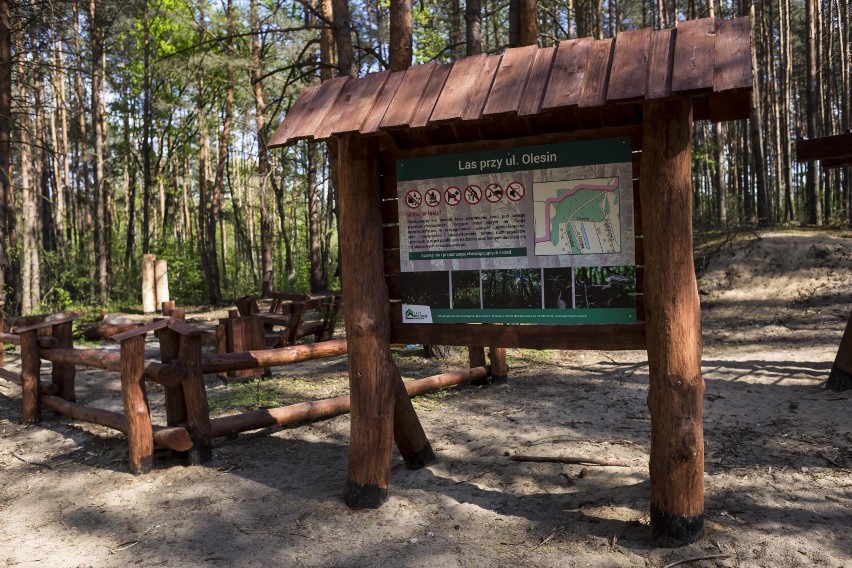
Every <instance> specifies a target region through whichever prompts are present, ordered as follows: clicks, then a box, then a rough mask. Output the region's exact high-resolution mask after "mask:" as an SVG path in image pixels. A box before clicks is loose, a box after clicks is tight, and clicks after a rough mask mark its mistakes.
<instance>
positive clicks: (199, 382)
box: [178, 334, 213, 464]
mask: <svg viewBox="0 0 852 568" xmlns="http://www.w3.org/2000/svg"><path fill="white" fill-rule="evenodd" d="M178 359H179V360H180V364H181V366H183V367H184V368H185V369H186V370H187V371H188V372H189V373H188V376H187V378H186V379H185V380H184V382H183V396H184V401H185V403H186V414H187V419H186V421H187V425H188V426H189V435H190V436H191V437H192V449H190V450H189V461H190V463H192V464H200V463H204V462H206V461H208V460H209V459H210V458H211V457H212V456H213V441H212V433H211V432H212V428H211V425H210V407H209V406H208V405H207V391H206V390H205V388H204V375H203V373H202V371H201V337H200V336H199V335H197V334H186V335H182V337H181V342H180V353H179V356H178Z"/></svg>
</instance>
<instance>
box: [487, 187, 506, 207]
mask: <svg viewBox="0 0 852 568" xmlns="http://www.w3.org/2000/svg"><path fill="white" fill-rule="evenodd" d="M485 199H487V200H488V201H490V202H491V203H497V202H498V201H500V200H501V199H503V186H502V185H500V184H499V183H491V184H488V187H486V188H485Z"/></svg>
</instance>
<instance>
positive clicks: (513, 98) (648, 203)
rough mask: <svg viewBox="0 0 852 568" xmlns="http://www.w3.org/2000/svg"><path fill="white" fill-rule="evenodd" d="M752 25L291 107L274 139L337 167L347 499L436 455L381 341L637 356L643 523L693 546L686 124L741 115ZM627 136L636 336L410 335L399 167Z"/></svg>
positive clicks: (529, 332) (521, 55)
mask: <svg viewBox="0 0 852 568" xmlns="http://www.w3.org/2000/svg"><path fill="white" fill-rule="evenodd" d="M751 85H752V69H751V43H750V26H749V22H748V19H746V18H740V19H734V20H728V21H717V20H714V19H710V18H706V19H701V20H694V21H688V22H681V23H680V24H679V25H678V27H677V28H676V29H668V30H659V31H652V30H649V29H643V30H637V31H630V32H623V33H620V34H619V35H618V37H617V39H605V40H593V39H591V38H582V39H577V40H570V41H563V42H561V43H560V44H559V45H558V46H557V47H547V48H538V47H536V46H528V47H519V48H514V49H509V50H507V51H506V52H505V53H504V54H502V55H479V56H474V57H469V58H465V59H460V60H458V61H456V62H454V63H452V64H441V65H439V64H433V63H432V64H425V65H418V66H414V67H411V68H410V69H408V70H406V71H400V72H394V73H391V72H388V71H384V72H379V73H373V74H370V75H367V76H365V77H363V78H360V79H350V78H335V79H331V80H329V81H326V82H325V83H323V84H321V85H319V86H312V87H309V88H307V89H306V90H305V92H304V93H303V94H302V95H301V96H300V97H299V99H298V100H297V101H296V103H295V104H294V105H293V107H292V108H291V109H290V112H289V113H288V114H287V116H286V118H285V120H284V122H283V123H282V124H281V126H280V127H279V128H278V130H277V131H276V133H275V135H274V136H273V137H272V140H271V141H270V144H269V145H270V146H271V147H274V146H284V145H288V144H292V143H294V142H296V141H298V140H303V139H309V140H327V141H329V142H330V143H331V144H332V150H333V154H336V156H337V163H338V168H339V184H338V185H339V187H338V190H339V215H340V253H341V254H340V256H341V259H342V263H343V266H342V268H343V271H342V278H343V290H344V294H345V301H344V305H345V306H346V314H345V326H346V336H347V340H348V342H349V379H350V387H351V397H352V399H351V400H352V405H351V440H350V448H349V466H348V475H347V485H346V490H345V501H346V503H347V504H348V505H349V506H350V507H353V508H364V507H378V506H380V505H381V503H383V502H384V501H385V499H386V498H387V491H388V487H389V484H390V471H391V456H392V446H393V443H394V440H395V441H396V444H397V446H398V447H399V449H400V452H401V454H402V455H403V457H404V458H405V459H406V461H407V462H408V464H409V465H410V466H417V465H423V464H426V463H428V462H429V461H431V460H432V459H434V454H433V452H432V450H431V447H430V446H429V443H428V440H427V439H426V436H425V434H424V432H423V430H422V428H421V427H420V424H419V421H418V419H417V416H416V414H415V413H414V410H413V407H412V405H411V402H410V400H409V399H408V397H407V395H406V394H405V390H404V388H403V385H402V381H401V379H400V376H399V371H398V370H397V368H396V365H395V364H394V362H393V359H392V358H391V352H390V344H391V343H432V344H451V345H467V346H483V345H486V346H488V345H499V346H502V347H527V348H548V349H602V350H608V349H647V351H648V360H649V365H650V390H649V396H648V405H649V407H650V413H651V430H652V433H651V458H650V477H651V526H652V531H653V535H654V539H655V542H657V543H658V544H659V545H661V546H679V545H682V544H686V543H689V542H693V541H695V540H696V539H698V538H700V537H701V535H702V534H703V526H704V523H703V512H704V474H703V472H704V439H703V426H702V395H703V392H704V382H703V379H702V376H701V330H700V313H699V302H698V292H697V285H696V280H695V273H694V268H693V260H692V217H691V213H692V182H691V163H690V161H691V151H690V146H691V141H692V123H693V121H694V120H708V119H709V120H714V121H722V120H734V119H742V118H747V117H748V115H749V96H750V91H751ZM612 137H627V138H628V139H629V141H630V147H631V148H632V151H631V154H630V155H631V156H632V160H631V158H628V160H631V161H632V170H633V172H632V173H633V191H634V197H633V206H634V207H633V209H634V210H633V220H634V234H635V264H636V266H637V268H636V274H637V277H638V278H637V280H638V282H637V289H636V292H637V309H636V314H637V317H636V321H635V322H634V323H617V324H612V323H597V324H593V325H556V324H547V325H542V324H528V325H527V324H520V325H519V324H512V325H504V324H487V325H482V324H478V323H448V324H443V323H431V324H430V323H403V321H402V310H401V309H400V308H401V279H402V278H401V272H402V270H401V268H400V265H401V260H400V247H401V243H400V213H399V207H400V205H399V202H398V195H397V181H398V177H399V176H398V171H397V164H398V160H406V159H412V158H415V159H419V158H424V157H430V156H445V155H453V154H459V155H461V154H462V153H466V152H467V153H475V152H493V151H496V150H505V149H512V148H518V147H530V146H537V145H548V144H557V143H573V142H576V141H592V140H599V139H609V138H612Z"/></svg>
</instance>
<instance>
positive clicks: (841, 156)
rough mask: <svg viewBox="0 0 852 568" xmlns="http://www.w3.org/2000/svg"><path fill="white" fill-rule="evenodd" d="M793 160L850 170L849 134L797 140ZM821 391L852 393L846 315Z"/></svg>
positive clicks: (851, 330)
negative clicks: (834, 354) (831, 363)
mask: <svg viewBox="0 0 852 568" xmlns="http://www.w3.org/2000/svg"><path fill="white" fill-rule="evenodd" d="M796 159H797V160H799V161H800V162H812V161H815V160H818V161H819V163H820V164H821V165H822V167H824V168H827V169H828V168H846V167H852V132H845V133H843V134H835V135H834V136H821V137H819V138H810V139H808V140H797V141H796ZM825 388H827V389H830V390H833V391H837V392H840V391H844V390H848V389H852V314H849V321H848V322H847V324H846V330H845V331H844V332H843V338H842V339H841V340H840V347H839V348H838V349H837V357H835V359H834V365H832V367H831V373H829V375H828V382H826V385H825Z"/></svg>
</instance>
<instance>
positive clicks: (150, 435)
mask: <svg viewBox="0 0 852 568" xmlns="http://www.w3.org/2000/svg"><path fill="white" fill-rule="evenodd" d="M164 311H167V312H168V315H167V317H163V318H161V319H158V320H157V321H154V322H152V323H150V324H147V325H143V326H140V327H137V328H134V329H131V330H129V331H126V332H124V333H120V334H118V335H114V336H113V337H112V338H111V339H112V340H114V341H116V342H118V343H119V345H120V350H119V352H117V353H116V352H114V351H105V350H102V349H78V348H74V346H73V340H72V334H71V332H72V323H73V321H74V320H75V319H76V317H73V316H72V317H60V318H58V319H46V320H45V319H44V318H41V319H42V321H40V322H38V323H33V324H31V325H26V326H17V327H12V328H11V329H10V332H9V333H6V332H4V331H3V330H2V320H0V378H2V379H6V380H8V381H11V382H13V383H15V384H17V385H19V386H20V387H21V415H22V421H23V422H24V423H27V424H32V423H36V422H39V421H40V420H41V408H42V406H45V407H47V408H50V409H51V410H53V411H54V412H56V413H58V414H62V415H65V416H69V417H71V418H74V419H75V420H81V421H85V422H91V423H94V424H99V425H101V426H106V427H108V428H112V429H115V430H118V431H119V432H122V433H123V434H125V435H126V436H127V441H128V454H129V456H128V457H129V466H130V471H131V472H132V473H134V474H136V475H138V474H142V473H146V472H148V471H150V470H151V468H152V467H153V454H154V445H157V446H161V447H164V448H168V449H170V450H173V451H175V452H186V453H187V456H188V459H189V461H190V463H202V462H204V461H206V460H207V459H209V458H210V456H211V449H212V439H213V438H216V437H221V436H233V435H235V434H238V433H240V432H245V431H249V430H257V429H261V428H268V427H272V426H276V425H286V424H293V423H297V422H305V421H312V420H318V419H323V418H330V417H333V416H337V415H340V414H344V413H346V412H349V409H350V399H349V396H348V395H346V396H338V397H334V398H329V399H323V400H316V401H311V402H303V403H298V404H293V405H290V406H284V407H279V408H270V409H264V410H254V411H248V412H243V413H240V414H234V415H229V416H222V417H215V418H214V417H211V416H210V410H209V406H208V402H207V392H206V389H205V384H204V375H205V374H208V373H221V372H227V371H238V370H244V369H254V368H258V367H274V366H280V365H288V364H291V363H297V362H300V361H307V360H311V359H318V358H323V357H332V356H335V355H342V354H345V353H346V352H347V343H346V340H345V339H337V340H329V341H322V342H318V343H311V344H300V345H292V346H287V347H281V348H276V349H265V350H256V351H244V352H238V353H216V354H203V353H202V344H203V343H204V342H205V339H206V336H208V335H209V332H207V331H205V330H202V329H198V328H196V327H194V326H192V325H190V324H189V323H187V322H186V321H184V320H183V319H182V318H183V310H180V309H169V308H166V309H164ZM152 332H153V333H156V335H157V338H158V340H159V347H160V360H159V361H154V360H148V359H145V336H146V335H147V334H148V333H152ZM5 343H11V344H15V345H19V346H20V354H21V371H20V373H16V372H12V371H10V370H8V369H6V368H4V367H3V359H2V347H3V344H5ZM43 361H50V362H51V363H52V371H51V380H50V381H46V380H42V378H41V369H42V362H43ZM501 361H502V360H501ZM481 363H482V365H481V366H477V367H473V368H470V369H467V370H463V371H458V372H451V373H444V374H440V375H435V376H431V377H426V378H423V379H417V380H413V381H408V382H405V383H404V384H405V390H404V391H402V392H399V393H397V396H404V397H409V396H414V395H417V394H421V393H423V392H427V391H430V390H435V389H439V388H444V387H447V386H452V385H456V384H460V383H463V382H468V381H482V380H485V379H487V378H488V377H490V374H491V367H490V366H486V365H485V362H484V357H483V358H482V360H481ZM500 365H501V369H502V366H504V365H505V364H504V363H502V362H501V363H500ZM77 366H85V367H90V368H95V369H102V370H105V371H111V372H116V373H118V374H119V376H120V380H121V394H122V399H123V404H124V413H123V414H122V413H119V412H113V411H109V410H105V409H101V408H95V407H92V406H87V405H85V404H82V403H80V402H77V400H76V394H75V378H76V369H77ZM500 372H501V373H505V371H500ZM147 381H153V382H155V383H159V384H160V385H162V386H163V387H164V390H165V410H166V425H153V424H152V423H151V412H150V408H149V403H148V397H147V394H146V382H147ZM401 453H402V455H403V457H404V458H405V459H406V462H407V463H408V464H409V465H410V466H417V465H418V464H419V461H418V460H419V458H418V455H417V452H414V451H405V447H404V446H403V447H401Z"/></svg>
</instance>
